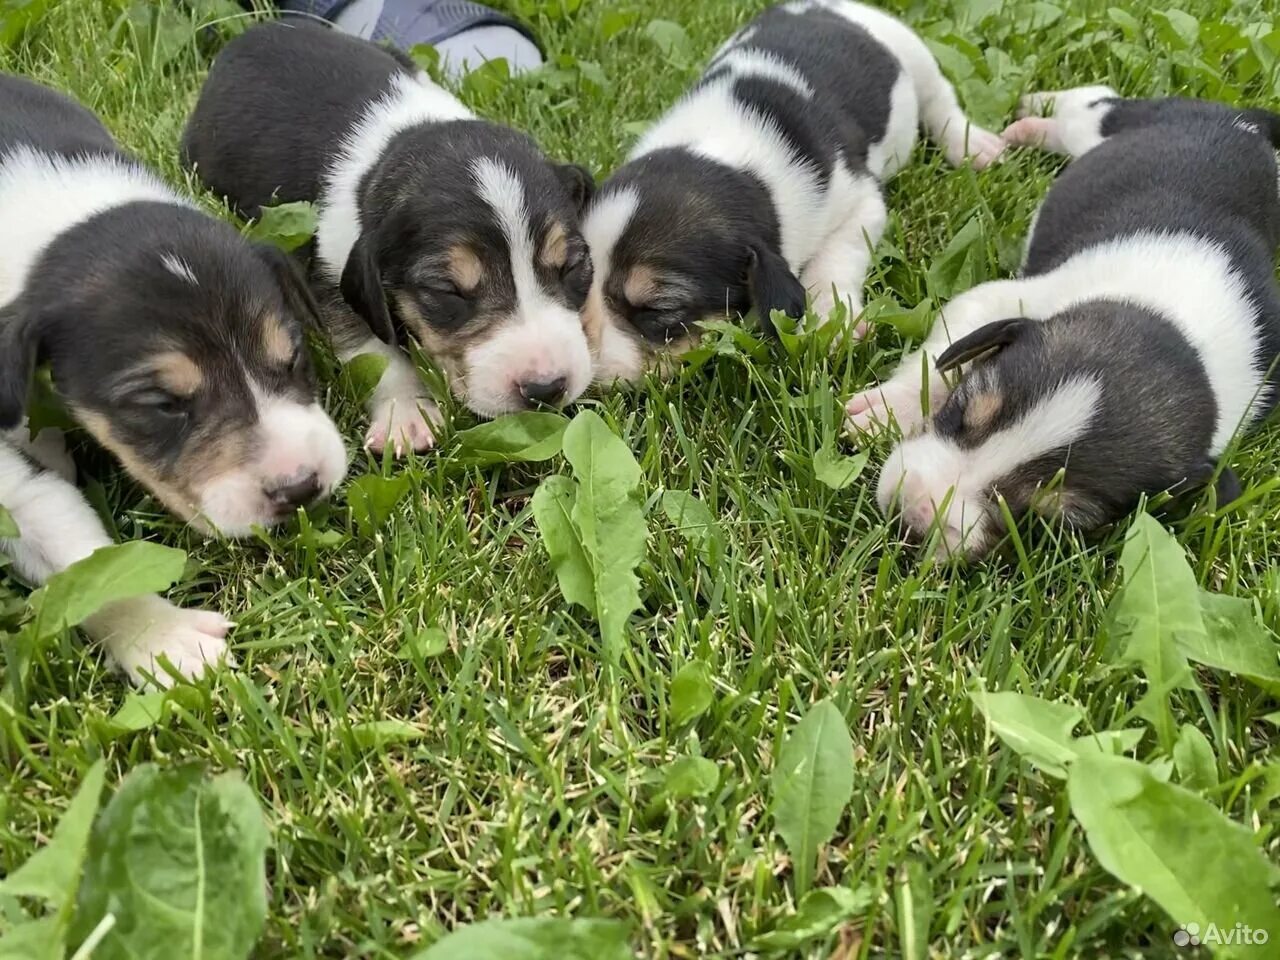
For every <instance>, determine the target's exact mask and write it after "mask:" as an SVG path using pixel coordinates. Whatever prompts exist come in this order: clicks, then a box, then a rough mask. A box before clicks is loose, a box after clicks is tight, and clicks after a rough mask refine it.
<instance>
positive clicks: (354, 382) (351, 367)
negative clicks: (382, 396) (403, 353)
mask: <svg viewBox="0 0 1280 960" xmlns="http://www.w3.org/2000/svg"><path fill="white" fill-rule="evenodd" d="M388 363H390V361H389V360H388V359H387V358H386V357H384V356H383V355H382V354H380V353H361V354H357V355H356V356H354V357H352V358H351V359H350V360H349V361H347V362H346V363H345V364H343V365H342V376H343V377H344V378H345V379H346V381H347V384H348V385H349V388H350V390H351V393H352V396H353V397H354V398H355V399H356V400H357V401H358V402H359V403H361V404H364V403H366V402H367V401H368V399H369V398H370V397H371V396H373V391H375V390H377V389H378V384H379V383H380V382H381V381H382V375H383V374H384V373H386V371H387V364H388Z"/></svg>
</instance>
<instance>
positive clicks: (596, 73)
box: [577, 60, 609, 90]
mask: <svg viewBox="0 0 1280 960" xmlns="http://www.w3.org/2000/svg"><path fill="white" fill-rule="evenodd" d="M577 67H578V73H580V74H581V75H582V79H584V80H586V81H587V83H589V84H591V85H593V86H594V87H596V88H597V89H600V90H606V89H608V87H609V74H608V73H606V72H605V69H604V67H602V66H600V64H598V63H596V62H595V61H594V60H579V61H578V63H577Z"/></svg>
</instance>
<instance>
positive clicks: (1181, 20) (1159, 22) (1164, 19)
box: [1151, 9, 1200, 50]
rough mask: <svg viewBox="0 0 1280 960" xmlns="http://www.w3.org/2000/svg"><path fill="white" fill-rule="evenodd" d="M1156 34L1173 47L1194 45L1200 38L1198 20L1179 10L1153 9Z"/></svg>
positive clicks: (1179, 47)
mask: <svg viewBox="0 0 1280 960" xmlns="http://www.w3.org/2000/svg"><path fill="white" fill-rule="evenodd" d="M1151 16H1152V18H1153V19H1154V20H1155V23H1156V36H1158V37H1159V38H1160V39H1161V40H1163V41H1164V42H1165V43H1167V44H1169V45H1170V46H1171V47H1173V48H1174V49H1179V50H1185V49H1187V48H1189V47H1194V46H1195V45H1196V41H1198V40H1199V39H1200V21H1199V20H1197V19H1196V18H1195V17H1193V16H1191V14H1189V13H1184V12H1183V11H1181V10H1174V9H1168V10H1153V11H1151Z"/></svg>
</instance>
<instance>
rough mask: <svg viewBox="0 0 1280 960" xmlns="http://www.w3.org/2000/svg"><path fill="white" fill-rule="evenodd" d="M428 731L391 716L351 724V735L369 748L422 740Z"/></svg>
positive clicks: (364, 746) (362, 745)
mask: <svg viewBox="0 0 1280 960" xmlns="http://www.w3.org/2000/svg"><path fill="white" fill-rule="evenodd" d="M426 735H427V732H426V731H425V730H424V729H422V727H421V726H419V725H418V724H416V723H410V722H409V721H408V720H399V719H396V718H394V717H393V718H389V719H386V720H366V721H365V722H364V723H356V724H352V726H351V737H352V739H354V740H355V742H356V745H357V746H360V747H363V748H365V749H369V748H371V747H378V746H385V745H386V744H389V743H409V742H411V741H414V740H421V739H422V738H423V737H425V736H426Z"/></svg>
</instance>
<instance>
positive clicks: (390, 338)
mask: <svg viewBox="0 0 1280 960" xmlns="http://www.w3.org/2000/svg"><path fill="white" fill-rule="evenodd" d="M339 289H340V290H341V291H342V299H343V300H345V301H347V305H348V306H350V307H351V309H352V310H354V311H355V312H356V313H358V314H360V316H362V317H364V320H365V323H367V324H369V329H370V330H372V331H373V332H374V335H375V336H376V337H377V338H378V339H379V340H381V341H383V342H384V343H390V344H393V345H394V344H395V342H396V331H395V327H394V326H392V324H391V311H389V310H388V309H387V296H386V294H385V293H384V292H383V290H382V277H381V275H380V274H379V272H378V262H377V259H376V258H375V257H374V254H373V246H372V243H371V241H370V237H369V235H368V234H367V233H362V234H361V235H360V237H359V239H357V240H356V242H355V244H354V245H353V246H352V247H351V254H350V255H349V256H348V257H347V265H346V266H345V267H343V269H342V280H341V281H340V283H339Z"/></svg>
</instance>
